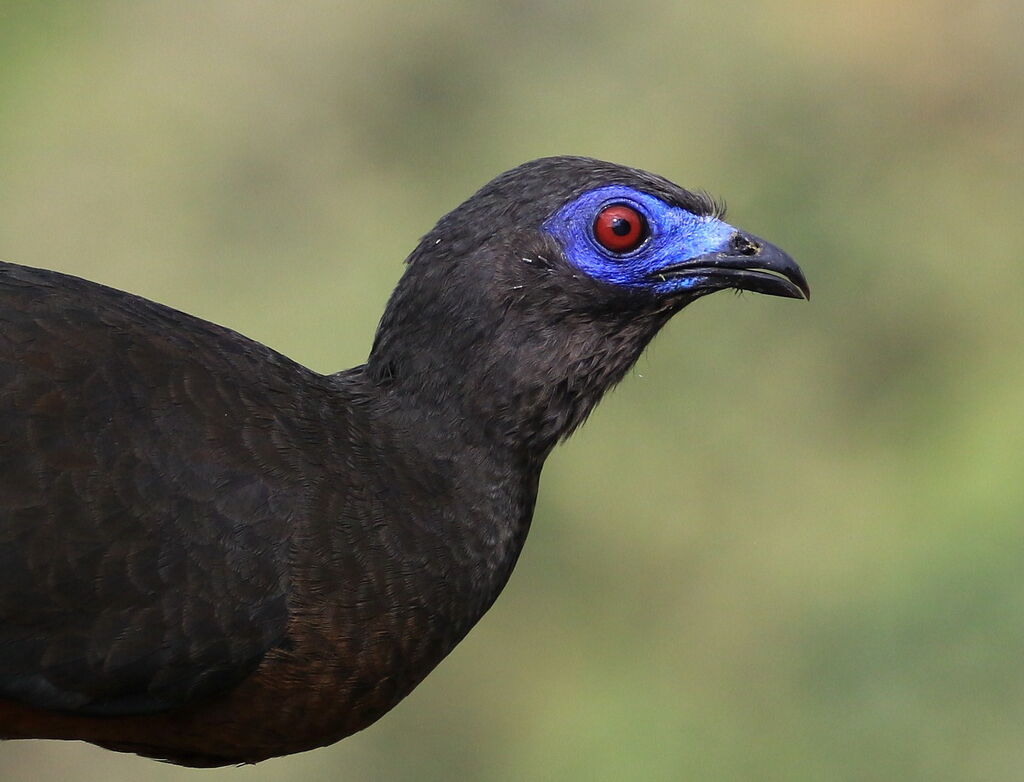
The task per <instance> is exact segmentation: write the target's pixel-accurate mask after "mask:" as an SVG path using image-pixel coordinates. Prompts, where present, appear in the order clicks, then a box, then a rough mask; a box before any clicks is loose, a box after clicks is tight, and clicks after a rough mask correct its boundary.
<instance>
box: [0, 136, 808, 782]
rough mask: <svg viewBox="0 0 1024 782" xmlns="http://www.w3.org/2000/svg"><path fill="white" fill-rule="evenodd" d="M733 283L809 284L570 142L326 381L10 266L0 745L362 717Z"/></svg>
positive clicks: (518, 173)
mask: <svg viewBox="0 0 1024 782" xmlns="http://www.w3.org/2000/svg"><path fill="white" fill-rule="evenodd" d="M726 289H733V290H745V291H753V292H757V293H763V294H768V295H772V296H780V297H787V298H793V299H806V298H809V296H810V290H809V287H808V284H807V281H806V279H805V277H804V275H803V273H802V272H801V270H800V268H799V267H798V265H797V264H796V263H795V262H794V261H793V259H792V258H790V256H789V255H787V254H786V253H785V252H783V251H782V250H781V249H779V248H778V247H776V246H774V245H772V244H770V243H768V242H767V241H765V240H763V239H760V238H758V237H757V236H755V235H753V234H750V233H747V232H745V231H742V230H740V229H737V228H735V227H733V226H732V225H730V224H729V223H727V222H726V221H725V216H724V213H723V209H722V208H721V206H720V205H719V203H718V202H716V201H715V200H714V199H712V198H711V197H710V196H708V195H707V194H706V193H704V192H702V191H691V190H687V189H684V188H682V187H679V186H677V185H675V184H673V183H672V182H670V181H668V180H667V179H664V178H662V177H660V176H657V175H654V174H651V173H648V172H646V171H642V170H640V169H635V168H630V167H626V166H621V165H617V164H613V163H607V162H603V161H599V160H594V159H591V158H585V157H576V156H557V157H548V158H541V159H538V160H534V161H531V162H528V163H524V164H522V165H520V166H519V167H517V168H514V169H512V170H510V171H507V172H505V173H504V174H501V175H500V176H498V177H497V178H495V179H493V180H492V181H491V182H490V183H488V184H487V185H485V186H484V187H483V188H482V189H480V190H479V191H478V192H476V193H475V194H474V195H473V196H472V197H470V198H469V199H468V200H467V201H465V202H464V203H463V204H461V205H460V206H458V207H456V208H455V209H454V210H452V211H451V212H449V213H448V214H446V215H445V216H443V217H442V218H441V219H440V220H439V221H438V222H437V224H436V226H435V227H434V228H433V229H432V230H430V231H429V232H428V233H427V234H426V235H425V236H424V237H423V238H422V240H421V241H420V242H419V244H418V245H417V246H416V247H415V249H414V250H413V251H412V253H411V255H410V256H409V257H408V258H407V260H406V265H405V268H404V272H403V273H402V275H401V277H400V280H399V282H398V283H397V287H396V288H395V290H394V292H393V294H392V295H391V297H390V299H389V301H388V303H387V305H386V308H385V312H384V314H383V316H382V318H381V320H380V322H379V326H378V329H377V332H376V335H375V337H374V339H373V343H372V347H371V349H370V351H369V355H368V358H367V360H366V362H365V363H363V364H361V365H359V366H356V367H353V368H351V369H345V370H342V371H339V372H336V373H332V374H320V373H318V372H314V371H312V370H310V369H307V368H306V367H304V366H302V365H300V364H298V363H296V362H294V361H292V360H290V359H288V358H286V357H285V356H283V355H281V354H280V353H277V352H276V351H274V350H272V349H270V348H268V347H265V346H264V345H262V344H259V343H257V342H255V341H253V340H251V339H248V338H246V337H244V336H243V335H241V334H239V333H236V332H234V331H232V330H230V329H228V328H225V327H222V326H219V325H215V324H213V323H210V322H207V321H204V320H201V319H199V318H196V317H193V316H191V315H187V314H185V313H183V312H179V311H177V310H174V309H171V308H169V307H167V306H163V305H161V304H158V303H155V302H153V301H149V300H147V299H145V298H142V297H140V296H136V295H132V294H130V293H126V292H122V291H118V290H114V289H112V288H109V287H105V286H103V285H101V284H98V283H94V282H90V281H86V280H84V279H80V278H77V277H74V276H70V275H67V274H62V273H58V272H55V271H47V270H41V269H36V268H29V267H26V266H20V265H16V264H13V263H6V262H3V263H0V738H2V739H31V738H44V739H65V740H82V741H86V742H90V743H92V744H95V745H98V746H100V747H105V748H108V749H111V750H116V751H121V752H131V753H136V754H139V755H142V756H146V757H151V758H156V759H159V760H163V761H166V762H170V763H176V764H180V765H184V766H193V767H215V766H223V765H230V764H245V763H255V762H259V761H261V760H265V759H267V758H271V757H276V756H281V755H286V754H290V753H295V752H302V751H306V750H310V749H314V748H316V747H322V746H326V745H329V744H332V743H334V742H336V741H338V740H340V739H342V738H344V737H346V736H349V735H351V734H352V733H355V732H357V731H359V730H362V729H363V728H365V727H367V726H369V725H370V724H371V723H373V722H374V721H375V720H377V719H378V718H379V717H381V716H382V715H383V714H385V713H386V712H388V711H389V710H390V709H391V708H392V707H394V706H395V705H396V704H397V703H398V702H399V701H401V700H402V698H404V697H405V696H406V695H407V694H408V693H409V692H410V691H411V690H412V689H413V688H414V687H416V686H417V684H418V683H419V682H421V681H422V680H423V678H424V677H425V676H426V675H427V674H428V673H429V672H430V671H431V670H432V669H433V668H434V667H435V666H436V665H437V664H438V663H439V662H440V661H441V660H442V659H443V658H444V657H445V656H446V655H447V654H448V653H449V652H450V651H451V650H452V648H453V647H454V646H455V645H456V644H457V643H459V641H460V640H461V639H462V638H463V637H464V636H465V635H466V634H467V633H468V632H469V630H470V629H471V628H472V627H473V626H474V624H475V623H476V622H477V621H478V620H479V619H480V618H481V616H482V615H483V614H484V613H485V612H486V611H487V610H488V608H489V607H490V606H491V605H492V603H493V602H494V601H495V599H496V598H497V596H498V594H499V593H500V592H501V590H502V589H503V587H504V586H505V584H506V582H507V581H508V579H509V576H510V574H511V572H512V569H513V567H514V565H515V563H516V560H517V558H518V556H519V553H520V550H521V549H522V546H523V543H524V540H525V538H526V535H527V532H528V530H529V528H530V523H531V519H532V516H533V511H534V505H535V501H536V497H537V492H538V485H539V480H540V474H541V468H542V465H543V463H544V461H545V458H546V457H547V456H548V455H549V453H550V452H551V451H552V449H553V448H554V447H555V446H556V445H557V444H558V443H559V442H560V441H562V440H564V439H565V438H567V437H568V436H569V435H570V434H571V433H572V432H573V431H574V430H575V429H576V428H577V427H579V426H580V424H581V423H583V421H584V420H585V419H586V418H587V416H588V415H589V414H590V412H591V411H592V410H593V408H594V406H595V405H596V404H597V402H598V401H599V399H600V398H601V396H602V395H603V394H604V393H605V392H606V391H607V390H609V389H610V388H611V387H612V386H614V385H615V384H616V383H618V382H619V381H620V380H621V379H622V378H623V376H624V375H625V374H626V373H627V372H628V370H629V369H630V367H631V366H632V365H633V364H634V362H635V361H636V360H637V358H638V357H639V356H640V355H641V354H642V352H643V350H644V348H645V347H646V345H647V344H648V343H649V341H650V340H651V339H652V338H653V337H654V335H655V334H656V333H657V332H658V331H659V329H661V327H662V326H663V325H664V324H665V323H666V322H667V321H668V320H669V319H670V318H671V317H672V316H673V315H674V314H676V313H677V312H679V311H680V310H681V309H683V308H684V307H686V306H687V305H688V304H691V303H692V302H694V301H696V300H697V299H699V298H702V297H704V296H706V295H708V294H711V293H713V292H715V291H720V290H726Z"/></svg>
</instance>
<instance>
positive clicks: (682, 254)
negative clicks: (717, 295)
mask: <svg viewBox="0 0 1024 782" xmlns="http://www.w3.org/2000/svg"><path fill="white" fill-rule="evenodd" d="M613 204H625V205H627V206H630V207H632V208H633V209H635V210H636V211H638V212H639V213H640V214H642V215H643V216H644V217H645V218H646V220H647V226H648V230H649V232H650V233H649V236H648V237H647V239H646V241H644V242H643V244H641V245H640V246H639V247H637V248H636V249H635V250H632V251H631V252H628V253H622V254H619V253H614V252H611V251H610V250H608V249H606V248H605V247H603V246H602V245H601V244H599V243H598V241H597V239H596V238H594V220H595V218H596V217H597V215H598V213H599V212H600V211H601V210H602V209H604V208H606V207H608V206H612V205H613ZM542 227H543V229H544V230H545V231H546V232H547V233H549V234H551V235H552V236H554V237H555V238H556V239H558V240H559V241H560V242H561V244H562V247H563V248H564V251H565V257H566V258H567V259H568V260H569V262H570V263H572V264H573V265H574V266H575V267H576V268H578V269H579V270H580V271H582V272H584V273H586V274H588V275H590V276H591V277H593V278H594V279H596V280H601V281H602V282H607V283H610V284H612V285H625V286H630V287H642V288H646V289H648V290H653V291H656V292H658V293H671V292H673V291H677V290H682V289H686V288H692V287H693V286H695V285H697V284H699V283H700V282H701V280H702V279H703V278H702V277H700V276H699V275H694V276H680V277H668V278H666V279H665V280H662V281H659V280H658V278H657V272H658V270H659V269H664V268H665V267H667V266H671V265H673V264H677V263H681V262H683V261H689V260H692V259H694V258H698V257H700V256H701V255H707V254H708V253H713V252H719V251H722V250H726V249H727V248H728V244H729V241H730V240H731V239H732V236H733V235H734V234H735V233H736V229H735V228H733V227H732V226H731V225H729V224H728V223H725V222H723V221H721V220H719V219H718V218H716V217H712V216H709V215H695V214H693V213H692V212H688V211H687V210H685V209H683V208H681V207H678V206H670V205H669V204H666V203H665V202H664V201H662V200H661V199H660V198H656V197H655V196H652V195H648V194H647V193H642V192H640V191H639V190H634V189H633V188H631V187H625V186H623V185H609V186H607V187H601V188H598V189H596V190H590V191H588V192H586V193H584V194H583V195H581V196H579V197H578V198H576V199H575V200H573V201H570V202H569V203H567V204H565V206H563V207H562V208H561V209H559V210H558V211H557V212H556V213H555V214H554V215H552V216H551V217H550V218H548V220H547V221H546V222H545V223H544V225H543V226H542Z"/></svg>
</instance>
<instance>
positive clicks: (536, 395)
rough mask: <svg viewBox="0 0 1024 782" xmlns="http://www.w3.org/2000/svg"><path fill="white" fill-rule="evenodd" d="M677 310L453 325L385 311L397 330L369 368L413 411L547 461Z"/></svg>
mask: <svg viewBox="0 0 1024 782" xmlns="http://www.w3.org/2000/svg"><path fill="white" fill-rule="evenodd" d="M668 317H670V314H669V313H652V314H651V316H650V317H648V318H637V317H636V316H635V314H633V315H631V316H630V317H629V318H626V317H623V318H622V322H616V321H615V318H614V316H608V318H607V320H606V321H604V322H595V321H588V322H586V323H580V322H572V319H570V318H567V319H566V320H565V321H563V322H561V323H558V324H557V325H556V326H555V327H552V326H551V325H550V324H543V325H540V324H532V323H530V322H529V321H528V319H527V321H526V322H524V321H523V319H516V318H508V319H504V320H500V321H499V322H493V321H492V322H490V323H487V324H486V325H483V324H481V323H480V322H477V321H473V320H462V321H460V322H458V323H456V324H453V326H452V327H451V328H447V329H438V328H437V327H436V325H435V324H422V325H420V324H417V323H416V322H415V321H410V322H409V323H407V324H396V323H394V322H392V323H390V324H388V322H387V319H385V324H386V325H387V326H388V327H389V328H388V329H387V330H384V328H383V327H382V332H381V333H379V334H378V338H377V341H376V343H375V345H374V350H373V352H372V354H371V355H370V358H369V360H368V362H367V367H366V369H367V374H368V376H369V378H370V379H372V381H373V382H376V383H377V384H378V385H379V386H380V387H381V388H382V390H383V391H384V393H386V394H387V395H389V396H392V397H393V398H394V399H396V401H398V402H399V406H400V407H401V408H402V409H403V410H405V411H408V412H409V414H416V415H418V416H422V417H427V418H430V419H432V420H433V421H435V422H436V425H437V426H439V427H446V428H449V429H450V430H451V431H453V432H459V433H460V436H461V437H462V438H465V439H466V441H469V442H476V443H480V444H486V445H489V446H491V447H497V448H500V449H502V450H511V451H515V452H518V453H520V454H524V455H527V456H528V457H529V458H531V459H534V460H538V463H539V461H542V460H543V458H544V457H545V456H546V455H547V454H548V452H550V450H551V448H552V447H554V445H555V444H556V443H557V442H558V441H559V440H561V439H564V438H565V437H567V436H568V435H570V434H571V433H572V432H573V431H574V430H575V429H576V428H577V427H578V426H579V425H580V424H581V423H582V422H583V421H584V420H586V418H587V416H588V415H589V414H590V411H591V410H593V408H594V406H595V405H596V404H597V403H598V401H600V399H601V397H602V395H603V394H604V393H605V392H606V391H607V390H609V389H610V388H611V387H612V386H614V385H615V384H616V383H617V382H618V381H619V380H621V379H622V377H623V376H624V375H625V374H626V372H627V371H628V370H629V368H630V367H631V366H632V365H633V363H634V362H635V361H636V360H637V358H638V357H639V356H640V354H641V352H642V351H643V349H644V347H645V346H646V344H647V343H648V342H649V340H650V339H651V337H652V336H653V335H654V334H655V333H656V332H657V330H658V328H660V326H661V325H662V324H663V323H664V321H665V320H667V319H668ZM403 325H404V327H403ZM534 326H536V327H534ZM413 411H415V413H413Z"/></svg>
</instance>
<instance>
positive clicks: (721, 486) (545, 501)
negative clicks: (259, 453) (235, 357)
mask: <svg viewBox="0 0 1024 782" xmlns="http://www.w3.org/2000/svg"><path fill="white" fill-rule="evenodd" d="M1022 25H1024V7H1022V5H1021V3H1020V2H1015V1H1014V0H1008V1H1005V2H997V1H995V0H992V1H989V2H972V3H950V2H947V1H946V0H942V1H940V0H906V1H905V2H901V3H892V2H891V0H866V1H865V2H860V3H845V2H842V3H841V2H819V1H818V0H780V1H778V2H768V1H767V0H766V1H764V2H732V1H730V0H716V2H705V3H679V2H673V1H672V0H664V1H663V2H653V1H645V0H637V1H636V2H631V3H628V4H627V3H607V4H602V3H596V4H595V3H585V2H579V1H578V0H577V1H576V2H561V3H549V2H543V1H542V0H518V1H516V2H500V3H499V2H491V3H479V2H469V1H468V0H445V1H444V2H434V3H411V2H410V3H384V2H382V3H376V2H337V1H333V2H327V1H326V0H300V1H299V2H270V1H264V0H250V1H249V2H232V1H225V0H212V2H211V1H209V0H204V1H202V2H200V1H199V0H149V1H147V2H141V3H140V2H119V1H117V0H103V1H99V2H97V1H95V0H65V1H63V2H60V1H53V0H49V1H45V2H44V1H42V0H36V1H35V2H13V1H11V0H0V257H2V258H4V259H6V260H11V261H16V262H19V263H23V264H27V265H32V266H46V267H50V268H56V269H59V270H63V271H67V272H71V273H74V274H77V275H81V276H84V277H88V278H90V279H94V280H97V281H100V282H103V283H106V284H108V285H112V286H114V287H118V288H122V289H126V290H130V291H133V292H135V293H139V294H142V295H145V296H148V297H150V298H153V299H156V300H158V301H161V302H164V303H167V304H170V305H172V306H175V307H177V308H179V309H183V310H186V311H189V312H192V313H195V314H197V315H200V316H202V317H205V318H208V319H210V320H214V321H216V322H218V323H223V324H225V325H228V326H231V327H233V328H235V329H237V330H239V331H241V332H243V333H245V334H248V335H250V336H252V337H254V338H256V339H259V340H260V341H262V342H265V343H267V344H269V345H270V346H272V347H274V348H276V349H278V350H280V351H282V352H283V353H285V354H287V355H289V356H291V357H293V358H295V359H297V360H299V361H301V362H303V363H305V364H307V365H309V366H311V367H313V368H315V369H318V370H321V371H332V370H336V369H339V368H342V367H345V366H349V365H352V364H355V363H359V362H361V361H362V360H363V359H364V358H365V356H366V352H367V349H368V347H369V344H370V341H371V338H372V334H373V331H374V328H375V325H376V321H377V318H378V317H379V315H380V312H381V310H382V308H383V306H384V302H385V300H386V298H387V296H388V293H389V292H390V289H391V287H392V286H393V284H394V283H395V281H396V280H397V278H398V276H399V274H400V273H401V271H402V260H403V258H404V257H405V255H406V253H407V252H408V251H409V250H410V249H411V248H412V247H413V246H414V245H415V243H416V241H417V239H418V237H419V236H420V235H421V234H423V233H424V232H426V231H427V230H428V229H429V228H430V227H431V225H432V224H433V222H434V220H435V219H436V218H437V217H438V216H439V215H441V214H442V213H443V212H445V211H447V210H448V209H450V208H452V207H453V206H455V205H456V204H457V203H459V202H460V201H461V200H462V199H464V198H465V197H466V196H468V195H469V194H470V193H472V192H473V191H474V190H475V189H476V188H477V187H478V186H480V185H481V184H483V183H484V182H485V181H487V180H488V179H490V178H491V177H492V176H493V175H495V174H497V173H499V172H500V171H503V170H505V169H507V168H510V167H512V166H513V165H515V164H517V163H519V162H521V161H523V160H526V159H529V158H533V157H538V156H541V155H548V154H559V153H575V154H586V155H592V156H596V157H600V158H605V159H610V160H615V161H618V162H623V163H629V164H632V165H636V166H640V167H643V168H648V169H650V170H653V171H657V172H659V173H662V174H664V175H666V176H668V177H669V178H671V179H674V180H676V181H678V182H680V183H681V184H684V185H688V186H693V187H703V188H707V189H708V190H710V191H711V192H713V193H715V194H718V195H721V196H724V197H725V198H726V199H727V200H728V202H729V207H730V217H731V220H732V221H733V222H734V223H735V224H737V225H740V226H742V227H744V228H747V229H748V230H752V231H754V232H756V233H758V234H761V235H764V236H766V237H768V238H769V239H771V240H772V241H774V242H777V243H779V244H780V245H782V246H783V247H785V248H786V249H788V250H789V251H790V252H791V253H792V255H793V256H794V257H796V258H797V259H798V260H799V261H800V262H801V264H802V265H803V268H804V269H805V271H806V273H807V276H808V278H809V279H810V282H811V285H812V288H813V290H814V299H813V300H812V301H811V303H810V304H809V305H808V304H802V303H799V302H792V301H785V300H780V299H769V298H766V297H758V296H753V295H745V296H742V297H738V298H737V297H735V296H729V295H721V294H720V295H718V296H714V297H712V298H710V299H707V300H703V301H701V302H699V303H698V304H697V305H695V306H694V307H692V308H691V309H689V310H687V311H686V312H685V313H684V314H683V315H682V316H680V317H679V318H678V319H677V320H676V321H675V322H673V323H672V324H671V325H670V326H669V327H668V328H667V330H666V332H665V333H663V334H662V335H661V336H659V338H658V339H657V340H656V341H655V343H654V345H653V346H652V348H651V349H650V350H649V352H648V354H647V355H646V356H645V357H644V359H642V360H641V362H640V363H639V364H638V366H637V368H636V370H635V371H634V372H633V373H632V376H631V377H629V378H627V380H626V382H624V383H623V385H622V386H621V387H620V388H619V389H617V390H616V391H615V392H614V393H613V394H612V395H611V396H610V398H608V399H607V400H606V401H605V402H604V403H603V404H602V406H601V408H600V409H599V410H598V412H597V414H596V415H595V416H594V417H593V419H592V420H591V421H590V422H589V423H588V424H587V426H586V427H585V428H584V429H583V430H582V431H581V432H579V433H578V434H577V435H576V436H575V437H574V438H573V440H572V441H571V442H570V443H569V444H568V445H566V446H563V447H561V448H560V449H558V451H557V452H556V453H555V454H554V456H553V457H552V458H551V460H550V462H549V465H548V467H547V469H546V472H545V476H544V481H543V485H542V494H541V499H540V504H539V507H538V509H537V513H536V517H535V521H534V528H533V532H532V533H531V537H530V540H529V542H528V544H527V546H526V550H525V552H524V555H523V557H522V559H521V560H520V564H519V567H518V569H517V571H516V573H515V575H514V576H513V578H512V581H511V583H510V584H509V586H508V588H507V589H506V590H505V593H504V594H503V595H502V597H501V598H500V599H499V601H498V603H497V604H496V605H495V607H494V609H493V610H492V611H491V612H490V613H489V614H488V615H487V616H486V617H485V618H484V620H483V621H482V622H481V623H480V625H479V626H478V627H477V628H476V629H475V630H474V631H473V632H472V633H471V634H470V636H469V638H468V639H467V640H466V641H465V642H464V643H463V644H462V645H461V646H459V647H458V649H457V650H456V651H455V652H454V653H453V654H452V655H451V657H450V658H449V659H448V660H447V661H446V662H445V663H443V664H442V665H441V667H440V668H439V669H438V670H437V671H436V672H435V673H434V674H433V675H432V676H430V677H429V678H428V679H427V681H426V682H425V683H424V684H423V685H422V686H420V688H419V689H418V690H416V691H415V692H414V693H413V694H412V695H411V696H410V697H409V698H408V699H407V700H406V701H405V702H404V703H403V704H402V705H401V706H399V707H398V708H397V709H396V710H395V711H394V712H393V713H391V714H390V715H388V716H387V717H385V718H384V719H383V720H381V722H379V723H378V724H377V725H375V726H374V727H372V728H370V729H369V730H367V731H365V732H364V733H362V734H360V735H357V736H355V737H352V738H350V739H348V740H346V741H344V742H342V743H341V744H338V745H336V746H334V747H332V748H329V749H324V750H319V751H316V752H312V753H307V754H305V755H301V756H296V757H291V758H285V759H280V760H274V761H269V762H266V763H264V764H261V765H258V766H255V767H250V768H242V769H227V770H220V771H205V772H197V771H189V770H185V769H177V768H174V767H170V766H164V765H160V764H157V763H154V762H152V761H147V760H142V759H138V758H135V757H132V756H126V755H117V754H114V753H109V752H104V751H102V750H99V749H95V748H92V747H89V746H86V745H83V744H77V743H58V742H9V743H5V744H2V745H0V779H3V780H5V781H6V780H10V781H11V782H15V781H18V780H81V781H82V782H91V781H93V780H96V781H99V780H103V781H104V782H107V781H109V780H114V781H115V782H116V780H138V779H146V780H154V781H155V782H165V781H166V782H172V781H177V780H186V779H192V778H198V777H200V776H201V777H203V778H204V779H209V780H218V781H219V780H225V781H229V780H245V781H246V782H264V781H266V782H270V781H271V780H274V781H275V782H276V781H282V782H284V781H287V780H303V781H306V780H332V781H333V780H417V781H429V780H455V779H465V780H534V779H557V780H625V779H630V780H632V779H637V780H684V779H686V780H690V779H693V780H716V781H727V780H780V781H781V780H785V781H786V782H792V781H793V780H814V781H819V780H851V781H852V780H857V782H865V781H870V780H879V781H882V780H884V781H886V782H890V781H891V780H902V781H904V782H906V781H909V780H928V782H942V781H943V780H950V781H953V780H955V781H956V782H974V781H979V782H980V781H981V780H999V781H1000V782H1003V781H1005V780H1018V779H1024V306H1022V294H1024V219H1022V217H1021V207H1022V196H1024V48H1022V47H1021V46H1020V32H1021V29H1022Z"/></svg>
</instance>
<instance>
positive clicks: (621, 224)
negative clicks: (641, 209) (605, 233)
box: [612, 217, 633, 236]
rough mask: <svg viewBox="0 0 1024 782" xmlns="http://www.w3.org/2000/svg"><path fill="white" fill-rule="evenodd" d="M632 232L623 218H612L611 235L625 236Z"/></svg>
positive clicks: (628, 223) (631, 227) (630, 226)
mask: <svg viewBox="0 0 1024 782" xmlns="http://www.w3.org/2000/svg"><path fill="white" fill-rule="evenodd" d="M632 230H633V226H632V225H631V224H630V222H629V220H627V219H626V218H625V217H614V218H612V233H613V234H615V235H616V236H627V235H628V234H629V232H630V231H632Z"/></svg>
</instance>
